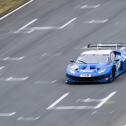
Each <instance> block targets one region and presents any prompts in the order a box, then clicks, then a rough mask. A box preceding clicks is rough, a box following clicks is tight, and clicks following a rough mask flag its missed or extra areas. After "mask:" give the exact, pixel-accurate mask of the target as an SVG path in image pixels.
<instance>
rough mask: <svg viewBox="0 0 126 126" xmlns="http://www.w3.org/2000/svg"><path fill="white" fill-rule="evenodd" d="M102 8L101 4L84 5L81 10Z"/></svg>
mask: <svg viewBox="0 0 126 126" xmlns="http://www.w3.org/2000/svg"><path fill="white" fill-rule="evenodd" d="M99 6H100V4H97V5H87V4H86V5H83V6H82V7H81V9H86V8H87V9H95V8H97V7H99Z"/></svg>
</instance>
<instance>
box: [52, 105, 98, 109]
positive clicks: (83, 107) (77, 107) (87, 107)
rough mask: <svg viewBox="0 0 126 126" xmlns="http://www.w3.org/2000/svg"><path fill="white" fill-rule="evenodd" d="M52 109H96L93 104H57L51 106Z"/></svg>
mask: <svg viewBox="0 0 126 126" xmlns="http://www.w3.org/2000/svg"><path fill="white" fill-rule="evenodd" d="M52 109H54V110H81V109H96V108H95V106H59V107H53V108H52Z"/></svg>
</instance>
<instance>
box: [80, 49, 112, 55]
mask: <svg viewBox="0 0 126 126" xmlns="http://www.w3.org/2000/svg"><path fill="white" fill-rule="evenodd" d="M111 52H113V50H89V51H85V52H83V53H81V55H85V54H96V55H100V54H103V55H109V54H110V53H111Z"/></svg>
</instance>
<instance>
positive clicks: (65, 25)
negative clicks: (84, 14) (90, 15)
mask: <svg viewBox="0 0 126 126" xmlns="http://www.w3.org/2000/svg"><path fill="white" fill-rule="evenodd" d="M76 19H77V17H75V18H73V19H71V20H70V21H68V22H67V23H65V24H64V25H62V26H60V29H63V28H65V27H67V26H68V25H69V24H71V23H72V22H73V21H75V20H76Z"/></svg>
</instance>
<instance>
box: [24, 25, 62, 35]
mask: <svg viewBox="0 0 126 126" xmlns="http://www.w3.org/2000/svg"><path fill="white" fill-rule="evenodd" d="M55 29H60V28H59V27H53V26H43V27H32V28H30V29H29V31H27V32H25V33H28V34H30V33H32V32H34V31H40V30H55Z"/></svg>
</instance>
